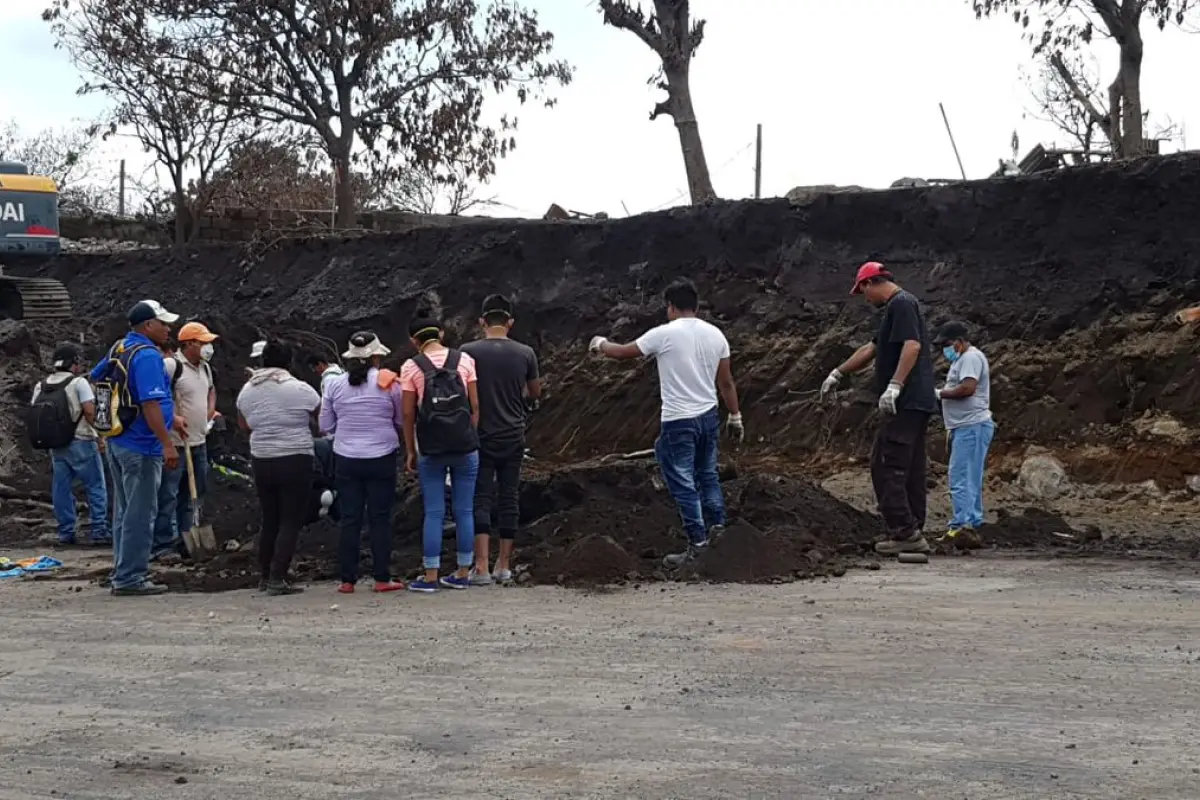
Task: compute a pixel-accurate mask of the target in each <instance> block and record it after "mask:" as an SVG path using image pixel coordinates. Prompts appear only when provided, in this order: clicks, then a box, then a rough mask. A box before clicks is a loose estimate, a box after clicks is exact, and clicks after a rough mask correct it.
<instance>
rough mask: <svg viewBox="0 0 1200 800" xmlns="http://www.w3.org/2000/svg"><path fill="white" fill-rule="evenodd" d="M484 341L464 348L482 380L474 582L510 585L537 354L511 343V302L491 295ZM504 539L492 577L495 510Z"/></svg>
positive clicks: (537, 382) (536, 390)
mask: <svg viewBox="0 0 1200 800" xmlns="http://www.w3.org/2000/svg"><path fill="white" fill-rule="evenodd" d="M479 324H480V325H481V326H482V327H483V336H484V338H482V339H480V340H478V341H475V342H470V343H468V344H465V345H463V347H462V351H463V352H464V353H468V354H470V356H471V358H473V359H475V371H476V374H477V375H478V376H479V379H478V384H477V386H478V389H479V478H478V479H477V480H476V482H475V569H474V571H473V572H472V573H471V583H472V584H473V585H475V586H480V585H487V584H489V583H492V582H493V580H495V581H499V582H501V583H503V582H506V581H510V580H512V554H513V547H514V544H515V541H516V535H517V524H518V523H519V522H520V516H521V514H520V512H521V509H520V486H521V462H522V460H523V459H524V458H525V423H526V419H527V414H528V408H529V407H528V406H527V405H526V403H527V402H529V403H534V402H536V401H537V399H538V398H539V397H540V396H541V394H542V382H541V379H540V377H539V376H538V361H537V355H536V354H535V353H534V352H533V349H532V348H530V347H529V346H528V345H524V344H521V343H520V342H515V341H513V340H512V339H510V338H508V332H509V330H511V329H512V326H513V315H512V303H511V302H509V301H508V299H507V298H505V297H503V296H501V295H498V294H493V295H489V296H488V297H487V298H485V299H484V301H483V314H482V316H481V318H480V320H479ZM493 508H494V509H495V512H496V515H495V516H496V531H497V533H498V534H499V535H500V555H499V557H498V558H497V559H496V569H495V571H494V572H493V573H492V574H491V575H488V564H489V563H490V562H489V560H488V559H489V555H490V553H489V549H490V543H491V532H492V511H493Z"/></svg>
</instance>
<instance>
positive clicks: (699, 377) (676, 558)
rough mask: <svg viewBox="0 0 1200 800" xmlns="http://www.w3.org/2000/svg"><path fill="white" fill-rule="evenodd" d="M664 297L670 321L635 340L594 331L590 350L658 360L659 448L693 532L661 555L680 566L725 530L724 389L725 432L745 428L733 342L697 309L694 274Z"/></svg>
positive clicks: (737, 433)
mask: <svg viewBox="0 0 1200 800" xmlns="http://www.w3.org/2000/svg"><path fill="white" fill-rule="evenodd" d="M663 299H664V300H665V301H666V303H667V319H668V320H669V321H668V322H667V324H666V325H659V326H658V327H657V328H653V329H651V330H649V331H647V332H646V333H644V334H642V336H641V337H640V338H639V339H638V340H637V341H636V342H633V343H631V344H616V343H615V342H610V341H608V340H607V339H605V338H604V337H603V336H596V337H594V338H593V339H592V341H591V344H590V345H589V349H590V350H591V351H592V352H593V353H600V354H602V355H605V356H608V357H609V358H615V359H632V358H642V357H646V358H649V357H654V358H656V359H657V360H658V382H659V388H660V391H661V395H662V426H661V429H660V432H659V436H658V440H657V441H656V442H655V443H654V453H655V455H656V456H657V458H658V464H659V467H660V468H661V469H662V473H663V478H664V479H665V480H666V483H667V488H668V490H669V491H670V492H671V497H673V498H674V499H675V503H676V505H678V506H679V516H680V517H681V518H682V520H683V530H684V533H685V534H686V535H687V539H688V548H687V550H685V551H684V552H682V553H675V554H672V555H669V556H667V557H666V558H665V559H664V560H663V563H664V564H665V565H666V566H667V567H669V568H672V569H674V568H678V567H682V566H683V565H685V564H687V563H688V562H690V561H692V560H694V559H696V558H697V557H699V556H700V555H701V554H703V553H704V552H705V550H706V548H707V547H708V544H709V542H710V541H711V540H712V539H715V538H716V537H717V536H719V535H720V534H721V533H722V532H724V530H725V498H724V497H723V496H722V494H721V481H720V478H719V477H718V475H717V457H718V454H719V450H720V448H719V441H720V434H721V420H720V416H719V415H718V413H717V393H718V390H719V392H720V395H721V399H723V400H724V401H725V406H726V408H727V409H728V410H729V416H728V418H727V419H726V421H725V428H726V430H727V432H728V433H729V434H730V435H731V436H732V437H733V438H734V439H735V440H736V441H738V442H740V441H742V440H743V439H744V438H745V435H746V431H745V428H744V427H743V426H742V415H741V412H740V411H739V410H738V397H737V386H736V385H735V384H734V382H733V371H732V369H731V368H730V364H729V342H728V341H727V340H726V339H725V334H724V333H722V332H721V329H720V328H717V327H716V326H715V325H710V324H709V323H707V322H705V321H704V320H702V319H700V318H698V317H697V316H696V311H697V309H698V308H699V306H700V298H699V295H698V293H697V292H696V286H695V285H694V284H693V283H692V282H691V281H689V280H685V279H679V280H676V281H674V282H672V283H671V284H670V285H669V286H667V288H666V290H664V291H663Z"/></svg>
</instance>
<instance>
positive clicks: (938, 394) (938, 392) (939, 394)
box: [933, 387, 945, 401]
mask: <svg viewBox="0 0 1200 800" xmlns="http://www.w3.org/2000/svg"><path fill="white" fill-rule="evenodd" d="M942 388H945V387H942ZM933 396H934V397H936V398H937V399H938V400H939V401H940V400H941V399H942V389H941V388H939V389H934V390H933Z"/></svg>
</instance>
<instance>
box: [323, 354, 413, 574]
mask: <svg viewBox="0 0 1200 800" xmlns="http://www.w3.org/2000/svg"><path fill="white" fill-rule="evenodd" d="M390 352H391V351H390V350H388V349H387V348H386V347H384V346H383V343H382V342H380V341H379V337H378V336H376V335H375V334H374V333H372V332H371V331H359V332H358V333H356V334H354V335H353V336H351V337H350V349H348V350H347V351H346V352H345V353H343V354H342V357H343V358H345V359H347V362H346V374H345V375H339V376H338V377H337V378H335V379H333V380H331V381H330V382H329V383H328V384H326V386H325V396H324V398H323V399H322V401H321V416H320V424H321V432H322V433H326V434H332V435H333V455H334V474H335V475H336V478H335V480H336V482H337V490H338V506H339V509H340V511H341V517H342V518H341V526H342V532H341V537H340V540H339V542H338V561H339V562H340V567H341V573H342V583H341V585H340V586H339V587H338V591H339V592H341V593H342V594H350V593H351V592H353V591H354V584H356V583H357V582H358V567H359V564H358V561H359V553H358V551H359V543H360V541H361V537H362V526H363V520H364V517H365V519H366V523H367V527H368V529H369V530H370V532H371V562H372V563H371V566H372V568H373V570H374V572H375V591H377V592H394V591H397V590H399V589H403V588H404V584H403V583H401V582H400V581H393V580H392V573H391V561H392V507H393V506H395V504H396V456H397V454H398V453H399V451H400V429H401V421H400V417H401V413H402V406H401V396H400V387H399V386H397V385H396V383H395V382H394V381H391V380H388V379H386V378H385V377H384V376H386V375H387V374H388V373H387V372H386V371H385V372H384V373H383V375H381V374H380V370H379V364H380V362H381V360H382V359H383V357H384V356H386V355H387V354H388V353H390Z"/></svg>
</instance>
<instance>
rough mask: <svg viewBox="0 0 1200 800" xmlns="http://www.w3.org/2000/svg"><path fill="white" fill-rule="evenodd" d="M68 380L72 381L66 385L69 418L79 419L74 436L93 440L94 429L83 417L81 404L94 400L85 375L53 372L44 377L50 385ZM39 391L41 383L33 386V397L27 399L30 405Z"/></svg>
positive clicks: (94, 437) (40, 390)
mask: <svg viewBox="0 0 1200 800" xmlns="http://www.w3.org/2000/svg"><path fill="white" fill-rule="evenodd" d="M68 381H74V382H73V383H72V384H71V385H70V386H69V387H67V407H68V408H69V409H70V410H71V419H78V420H79V424H77V425H76V426H75V438H76V439H81V440H83V441H86V442H90V441H94V440H95V439H96V429H95V428H93V427H92V426H91V425H89V424H88V421H87V420H86V419H84V417H83V404H84V403H94V402H96V393H95V392H94V391H92V385H91V384H90V383H88V380H87V376H86V375H76V374H75V373H73V372H55V373H54V374H53V375H51V376H50V377H48V378H46V382H47V383H49V384H50V385H51V386H59V385H60V384H63V383H66V382H68ZM41 393H42V384H41V383H38V385H37V386H35V387H33V397H32V398H30V400H29V403H30V405H32V404H34V403H36V402H37V399H38V396H39V395H40V394H41Z"/></svg>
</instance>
